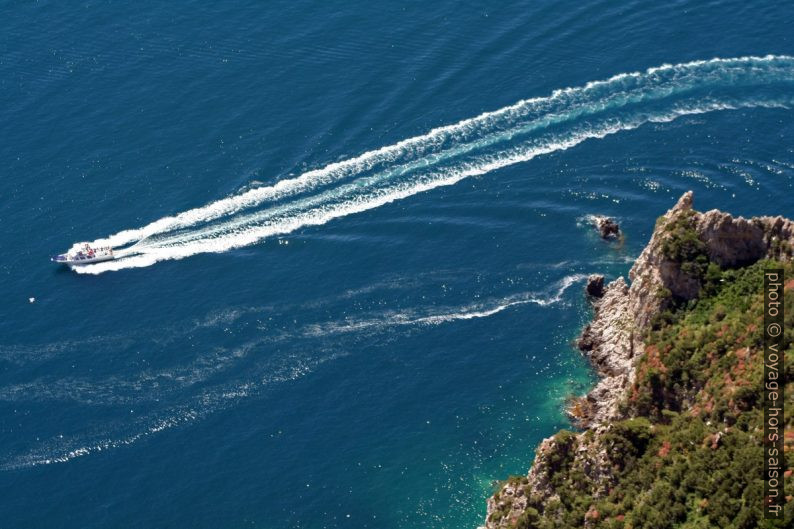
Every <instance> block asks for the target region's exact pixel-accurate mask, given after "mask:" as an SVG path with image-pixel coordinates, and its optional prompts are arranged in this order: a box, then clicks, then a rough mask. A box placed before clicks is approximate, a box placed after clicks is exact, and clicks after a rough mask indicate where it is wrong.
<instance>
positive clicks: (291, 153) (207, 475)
mask: <svg viewBox="0 0 794 529" xmlns="http://www.w3.org/2000/svg"><path fill="white" fill-rule="evenodd" d="M5 11H6V15H7V16H4V17H3V22H0V27H1V28H2V29H3V31H2V32H0V35H2V36H0V51H1V52H2V55H0V57H2V58H1V59H0V86H1V87H2V90H0V109H2V112H3V120H2V122H0V132H1V133H2V138H3V139H4V141H3V142H2V143H1V144H0V154H2V159H3V162H4V169H3V170H2V173H0V178H1V179H0V196H2V200H0V219H2V222H3V225H4V226H6V228H7V229H5V230H3V231H2V232H0V245H2V247H3V248H4V249H6V250H7V252H6V257H5V258H4V261H3V262H2V263H0V274H1V275H2V277H3V281H2V288H3V292H2V295H3V300H4V301H3V303H2V304H0V308H1V310H2V314H1V315H2V318H1V319H0V320H1V321H0V369H2V371H0V421H2V423H0V428H2V436H0V439H2V441H0V488H1V489H2V493H3V495H4V498H6V500H4V502H3V503H2V505H0V519H2V520H5V521H6V523H8V524H9V526H48V527H51V526H59V527H107V526H140V527H152V526H177V527H182V526H192V527H238V526H254V527H312V528H313V527H379V528H382V527H435V528H457V527H474V526H476V525H477V523H479V522H480V521H481V518H482V515H483V512H484V507H485V502H484V500H485V497H486V496H487V495H488V493H489V491H490V490H491V481H492V480H494V479H501V478H504V477H506V476H507V475H509V474H517V473H523V472H525V471H526V468H527V466H528V464H529V462H530V461H531V458H532V453H533V449H534V447H535V446H536V444H537V442H538V441H539V440H540V439H542V438H543V437H545V436H547V435H550V434H551V433H553V432H554V431H555V430H556V429H558V428H561V427H565V426H566V421H565V419H564V417H563V416H562V414H561V411H560V408H561V403H562V401H563V400H564V398H565V397H566V396H567V395H569V394H571V393H581V392H583V391H585V389H586V388H587V385H588V384H589V382H590V374H589V372H588V369H587V366H586V364H585V363H584V361H583V360H582V359H581V358H580V357H579V356H578V354H577V353H576V352H575V351H574V350H573V349H572V348H571V345H570V342H571V340H572V339H573V338H574V337H575V335H576V332H577V330H578V328H579V327H580V326H581V325H582V323H583V322H584V320H585V319H586V318H587V308H586V306H585V303H584V301H583V300H582V296H581V288H582V280H583V278H584V277H586V275H587V274H589V273H592V272H597V271H600V272H605V273H607V274H608V275H609V276H610V277H614V276H617V275H619V274H624V273H625V272H626V271H627V269H628V267H629V266H630V263H631V261H632V259H633V257H634V256H636V255H637V253H638V252H639V251H640V249H641V248H642V246H643V245H644V243H645V241H646V240H647V237H648V235H649V234H650V231H651V229H652V227H653V223H654V221H655V219H656V217H657V216H658V215H660V214H661V213H663V212H664V211H665V210H666V209H667V208H669V207H670V205H671V204H672V203H673V201H674V200H675V199H676V198H677V197H678V196H679V195H680V193H682V192H683V191H685V190H687V189H694V190H695V193H696V204H697V205H698V207H701V208H703V209H708V208H712V207H720V208H724V209H727V210H730V211H732V212H734V213H738V214H744V215H753V214H764V213H770V214H784V215H788V216H792V215H794V208H793V207H792V201H791V191H792V174H794V152H793V151H792V148H791V145H792V144H794V143H793V142H792V140H793V139H794V129H792V125H791V123H792V119H791V118H792V110H791V106H792V104H794V102H793V101H792V99H794V59H792V58H791V56H792V55H794V46H792V43H791V40H790V37H789V35H788V31H787V28H786V25H785V22H786V21H787V20H791V17H792V15H794V13H792V12H791V8H789V7H786V6H782V5H776V4H775V3H730V2H710V3H703V2H678V3H676V4H675V5H670V6H661V5H656V4H651V3H643V2H631V3H628V4H626V3H623V2H596V3H592V4H588V5H587V6H582V5H579V4H578V3H575V4H574V3H572V4H571V5H563V4H559V3H551V2H540V3H537V2H535V3H518V2H517V3H511V4H509V5H505V6H500V8H499V9H495V8H483V7H479V6H477V5H474V4H461V3H458V2H436V3H433V4H432V5H431V6H427V5H424V4H421V3H404V4H400V5H386V4H379V3H372V2H369V3H364V2H345V3H342V4H340V3H333V5H327V6H324V5H323V6H321V5H316V4H313V3H312V4H307V3H302V2H293V3H288V4H285V5H283V6H279V7H275V6H273V5H259V4H258V3H250V4H243V5H236V6H234V7H233V8H232V7H231V6H217V7H207V6H205V5H203V4H201V3H190V4H183V5H180V6H169V7H163V6H159V5H154V4H151V5H150V4H148V3H137V4H136V5H135V6H134V7H133V6H126V5H116V4H108V3H104V2H88V3H84V4H81V5H80V6H79V7H75V6H66V5H63V4H59V3H51V4H50V3H39V4H36V5H31V6H13V7H8V8H6V10H5ZM760 28H763V31H760ZM714 57H720V59H716V60H715V59H713V58H714ZM566 87H569V88H566ZM597 213H598V214H609V215H613V216H615V217H617V218H618V220H619V221H620V222H621V224H622V225H623V227H624V229H625V231H626V232H627V234H628V237H627V240H626V243H625V245H623V246H622V247H620V248H617V247H611V246H609V245H607V244H603V243H602V242H601V241H599V240H597V238H596V237H595V235H594V234H593V233H592V232H591V230H590V228H589V227H588V226H587V222H586V220H585V219H586V218H587V216H588V215H591V214H597ZM78 240H98V241H99V240H102V241H109V242H110V243H112V244H114V245H127V246H130V245H135V246H134V250H135V251H134V252H132V251H130V252H128V253H127V255H126V256H125V257H123V258H122V259H120V260H119V261H116V262H112V263H105V264H99V265H95V266H91V267H85V268H84V269H81V270H80V272H82V273H80V274H76V273H73V272H70V271H67V270H54V269H53V268H52V267H51V266H49V265H50V263H48V262H47V258H48V256H49V255H50V254H52V253H54V252H55V251H61V250H63V249H64V248H66V247H68V246H70V245H71V244H72V243H74V242H75V241H78ZM30 297H35V298H36V301H35V303H29V302H28V298H30Z"/></svg>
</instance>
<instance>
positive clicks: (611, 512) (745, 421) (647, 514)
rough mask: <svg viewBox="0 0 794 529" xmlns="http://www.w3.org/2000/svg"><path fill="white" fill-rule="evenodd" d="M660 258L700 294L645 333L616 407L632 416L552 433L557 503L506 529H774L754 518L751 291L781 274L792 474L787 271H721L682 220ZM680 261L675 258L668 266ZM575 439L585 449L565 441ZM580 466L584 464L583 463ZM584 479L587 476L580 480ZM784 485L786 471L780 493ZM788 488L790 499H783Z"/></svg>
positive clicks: (754, 325)
mask: <svg viewBox="0 0 794 529" xmlns="http://www.w3.org/2000/svg"><path fill="white" fill-rule="evenodd" d="M668 229H670V230H671V233H673V234H675V236H674V237H672V238H671V242H670V244H669V246H668V247H666V248H665V250H664V251H665V252H669V254H668V255H669V256H670V257H671V258H673V259H675V260H677V261H678V262H682V268H683V266H684V265H686V264H689V263H694V264H692V266H691V270H692V271H693V273H694V274H696V275H697V277H699V278H700V279H701V280H702V284H704V288H703V290H702V291H701V298H700V299H699V300H697V301H695V302H690V303H688V304H686V305H682V306H678V307H677V308H676V309H674V310H670V311H667V312H665V313H664V314H662V315H661V316H660V318H659V320H658V321H657V322H656V325H655V326H654V327H653V329H652V330H651V331H649V333H648V335H647V336H646V338H645V344H646V350H645V354H644V355H643V356H642V358H641V360H640V361H639V364H638V368H637V377H636V381H635V383H634V385H633V386H632V387H631V388H629V391H628V395H627V398H626V401H625V402H624V403H623V405H622V407H623V410H624V411H626V412H627V414H628V416H631V417H635V418H632V419H628V420H625V421H621V422H618V423H614V424H612V425H611V428H610V429H609V431H608V432H607V433H605V434H604V435H601V436H600V437H596V441H595V442H593V438H594V437H593V436H592V435H586V436H584V437H583V438H578V437H576V436H575V435H573V434H572V433H571V432H566V431H562V432H560V433H559V434H557V437H556V440H557V444H558V445H559V446H560V447H561V449H559V450H557V451H555V452H554V453H553V454H552V457H551V458H550V459H549V469H550V472H549V474H550V480H551V485H552V488H553V489H554V491H555V492H557V493H558V495H559V500H556V499H555V500H551V501H545V502H543V501H540V499H539V498H530V501H529V504H530V506H531V510H527V511H526V513H525V515H526V516H522V517H521V518H520V519H518V520H516V521H515V522H514V523H513V525H512V527H518V528H522V529H526V528H530V527H533V528H543V529H551V528H559V527H582V526H584V525H585V524H586V525H587V527H593V528H596V527H598V528H632V529H640V528H648V529H664V528H674V527H675V528H685V529H696V528H697V529H700V528H707V527H722V528H736V529H740V528H748V529H749V528H756V527H761V528H777V527H792V521H794V502H793V501H791V498H789V502H788V503H787V505H786V514H785V521H782V520H781V521H778V522H776V521H769V520H764V519H763V512H762V508H761V507H762V496H763V482H762V481H761V475H762V468H763V452H762V444H761V441H762V409H761V405H762V376H763V349H762V345H763V342H762V323H763V319H762V314H763V310H762V307H763V297H762V286H763V276H762V272H763V269H764V268H769V267H783V268H785V269H786V277H787V278H789V288H788V289H787V290H788V292H787V294H786V296H785V316H786V321H785V325H784V329H785V332H784V350H785V361H784V365H785V382H786V387H785V394H786V398H787V402H786V409H785V412H786V413H785V421H786V437H785V442H786V457H787V461H788V468H790V469H791V468H794V431H792V427H793V426H794V398H792V397H794V382H793V381H794V283H792V282H791V281H792V279H791V278H794V265H792V264H791V263H786V264H783V263H780V262H771V261H764V262H759V263H756V264H755V265H752V266H749V267H746V268H742V269H738V270H727V271H721V270H719V268H718V267H716V266H713V265H711V264H710V263H709V262H708V260H706V262H705V263H702V259H701V256H702V255H704V254H703V248H701V246H700V245H698V243H697V242H696V241H694V240H692V238H691V237H690V233H689V228H688V227H687V225H686V223H685V222H680V223H676V224H675V225H674V226H672V227H669V226H668ZM679 259H680V260H679ZM577 444H583V445H585V446H577ZM579 450H584V451H586V453H587V454H588V455H589V457H590V458H591V460H592V459H597V458H598V457H599V455H598V454H601V457H604V458H606V464H607V467H608V468H610V469H611V472H610V477H608V478H606V481H605V480H600V482H596V481H595V480H594V479H593V473H592V472H588V473H586V472H585V469H583V468H582V463H581V461H582V458H575V457H574V456H575V455H576V454H577V453H578V452H579ZM585 459H587V458H585ZM588 475H589V476H590V477H588ZM792 481H794V480H793V479H792V477H791V475H790V473H789V476H787V477H786V490H787V491H792V490H793V489H792V487H794V483H792ZM789 493H790V492H789Z"/></svg>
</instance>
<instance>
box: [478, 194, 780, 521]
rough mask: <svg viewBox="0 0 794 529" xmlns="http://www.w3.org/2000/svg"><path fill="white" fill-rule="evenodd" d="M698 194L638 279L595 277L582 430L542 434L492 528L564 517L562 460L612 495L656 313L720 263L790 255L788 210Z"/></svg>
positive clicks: (645, 258) (578, 415) (698, 286)
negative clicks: (746, 213)
mask: <svg viewBox="0 0 794 529" xmlns="http://www.w3.org/2000/svg"><path fill="white" fill-rule="evenodd" d="M692 199H693V194H692V192H691V191H690V192H687V193H685V194H684V195H683V196H682V197H681V198H680V199H679V200H678V202H677V203H676V204H675V206H674V207H673V208H672V209H670V210H669V211H668V212H667V213H666V214H665V215H664V216H662V217H660V218H659V220H658V221H657V225H656V228H655V230H654V232H653V235H652V237H651V239H650V242H649V243H648V245H647V246H646V248H645V249H644V250H643V252H642V253H641V255H640V256H639V257H638V258H637V260H636V262H635V263H634V266H633V267H632V268H631V271H630V274H629V277H630V279H631V286H629V285H628V284H627V282H626V280H625V279H623V278H622V277H621V278H618V279H616V280H615V281H612V282H611V283H609V284H608V285H607V286H606V287H603V282H601V283H600V284H599V281H598V278H597V277H591V279H590V281H589V282H588V286H587V292H588V294H590V297H591V300H593V302H594V317H593V320H592V321H591V323H589V324H588V325H587V326H586V327H585V328H584V330H583V331H582V334H581V336H580V338H579V340H578V346H579V348H580V350H581V351H582V352H583V353H584V354H585V355H586V356H587V357H588V358H589V359H590V360H591V362H592V364H593V366H594V368H595V369H596V371H597V373H598V375H599V382H598V383H597V384H596V386H595V387H594V388H593V389H592V390H591V391H590V392H589V393H588V394H587V395H586V396H585V397H582V398H579V399H576V400H575V401H574V402H573V404H572V405H571V406H570V408H569V413H570V414H571V416H572V418H573V420H574V421H575V422H576V423H577V424H578V425H579V426H581V427H582V428H583V429H584V431H583V432H581V433H574V432H567V431H562V432H560V433H558V434H557V435H555V436H554V437H550V438H548V439H545V440H544V441H543V442H542V443H541V444H540V446H539V447H538V449H537V451H536V457H535V461H534V463H533V465H532V468H531V469H530V471H529V474H528V475H527V476H526V477H522V478H511V479H509V480H508V481H507V482H506V483H504V484H503V485H502V486H501V488H500V489H499V490H498V491H497V492H496V493H495V494H494V496H492V497H491V498H490V499H489V500H488V515H487V518H486V523H485V526H484V527H485V528H487V529H497V528H508V527H510V528H516V527H518V528H528V527H536V526H538V527H546V525H542V524H541V523H540V522H541V521H542V520H545V521H546V523H548V522H549V520H552V522H554V520H556V521H557V522H559V520H560V519H561V518H560V517H559V516H560V515H558V514H555V512H551V509H558V510H559V509H560V508H561V507H559V504H560V502H559V499H560V498H559V490H558V488H557V486H555V484H554V483H555V481H554V479H553V477H554V474H555V472H559V471H560V465H561V463H560V462H561V461H565V462H566V463H565V465H566V467H565V468H566V469H567V471H569V472H573V470H572V469H575V472H577V474H576V475H577V476H579V478H578V479H580V480H581V481H582V484H581V487H582V489H583V491H585V493H586V494H588V495H589V496H588V497H592V498H598V497H601V496H604V495H606V494H607V493H608V491H609V490H610V487H612V486H613V485H614V484H615V482H616V476H615V474H616V469H615V462H614V460H612V459H611V458H610V454H609V452H610V446H612V444H611V443H614V441H613V440H609V441H608V440H607V439H611V438H610V435H611V434H610V432H611V431H612V430H613V426H614V424H615V423H617V421H625V420H626V419H630V418H632V417H635V416H636V415H637V414H636V413H635V412H634V411H632V408H631V406H626V405H625V403H626V401H627V399H628V397H629V390H630V388H631V386H632V384H633V383H634V380H635V376H636V367H637V361H638V359H639V358H640V357H641V356H642V355H643V354H644V352H645V350H646V346H645V344H644V343H643V339H644V338H643V337H644V336H645V335H646V331H648V330H649V328H650V327H651V326H652V324H653V322H654V321H655V319H656V318H657V317H658V316H659V315H660V314H661V313H662V312H664V311H667V310H668V309H670V308H672V307H681V306H684V305H685V304H686V302H687V301H689V300H693V299H695V298H697V297H698V296H699V295H700V294H701V292H702V291H703V289H704V288H706V286H707V285H709V284H710V283H709V282H710V281H713V280H715V278H716V277H718V276H719V274H720V273H721V270H723V269H730V268H735V267H740V266H746V265H750V264H752V263H754V262H756V261H758V260H760V259H762V258H771V259H776V260H782V261H790V260H791V258H792V249H794V222H792V221H790V220H787V219H784V218H782V217H756V218H752V219H744V218H742V217H738V218H734V217H732V216H731V215H730V214H728V213H723V212H720V211H716V210H713V211H709V212H706V213H699V212H696V211H694V210H693V208H692ZM716 280H717V281H719V279H716ZM602 281H603V280H602ZM591 289H592V292H591ZM637 420H640V419H637ZM643 420H644V419H643ZM558 486H559V483H558ZM577 486H578V485H577ZM548 506H557V507H548ZM544 511H547V512H544ZM555 516H557V518H555ZM599 516H600V514H599V512H598V511H597V510H595V508H594V507H592V508H590V510H588V511H587V512H586V514H585V516H584V517H583V518H582V519H581V520H580V522H581V526H592V525H593V524H595V523H596V522H597V521H598V518H599ZM536 524H540V525H536ZM552 525H554V523H552Z"/></svg>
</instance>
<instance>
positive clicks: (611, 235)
mask: <svg viewBox="0 0 794 529" xmlns="http://www.w3.org/2000/svg"><path fill="white" fill-rule="evenodd" d="M592 219H593V225H594V226H595V228H596V229H597V230H598V234H599V235H601V238H602V239H618V238H620V235H621V233H620V225H618V223H617V222H615V219H611V218H609V217H604V216H603V215H596V216H594V217H592Z"/></svg>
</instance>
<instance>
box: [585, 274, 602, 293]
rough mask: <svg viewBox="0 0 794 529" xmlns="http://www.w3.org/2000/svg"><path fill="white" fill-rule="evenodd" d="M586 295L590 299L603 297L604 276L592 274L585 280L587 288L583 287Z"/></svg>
mask: <svg viewBox="0 0 794 529" xmlns="http://www.w3.org/2000/svg"><path fill="white" fill-rule="evenodd" d="M585 290H586V291H587V295H588V296H590V297H591V298H600V297H602V296H603V295H604V276H602V275H601V274H593V275H591V276H590V277H588V278H587V286H586V287H585Z"/></svg>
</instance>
